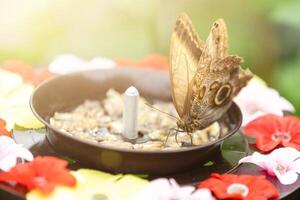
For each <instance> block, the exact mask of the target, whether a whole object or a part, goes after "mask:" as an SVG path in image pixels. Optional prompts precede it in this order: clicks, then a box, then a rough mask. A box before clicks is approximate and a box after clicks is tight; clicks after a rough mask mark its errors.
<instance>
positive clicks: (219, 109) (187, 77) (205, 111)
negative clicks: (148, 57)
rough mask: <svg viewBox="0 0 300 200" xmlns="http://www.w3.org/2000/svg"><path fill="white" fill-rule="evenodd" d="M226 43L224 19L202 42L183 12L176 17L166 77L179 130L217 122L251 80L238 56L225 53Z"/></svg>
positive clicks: (218, 21) (197, 127)
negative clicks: (168, 78) (167, 75)
mask: <svg viewBox="0 0 300 200" xmlns="http://www.w3.org/2000/svg"><path fill="white" fill-rule="evenodd" d="M227 43H228V35H227V28H226V24H225V22H224V20H223V19H218V20H217V21H215V22H214V24H213V26H212V28H211V31H210V33H209V36H208V38H207V40H206V41H205V42H204V41H202V40H201V39H200V38H199V36H198V35H197V33H196V32H195V29H194V27H193V25H192V22H191V20H190V19H189V17H188V16H187V15H186V14H185V13H183V14H181V15H180V16H179V17H178V19H177V21H176V24H175V28H174V31H173V33H172V36H171V46H170V60H169V61H170V69H169V74H170V82H171V88H172V98H173V103H174V105H175V108H176V111H177V113H178V115H179V117H180V119H178V120H177V126H178V128H179V129H181V130H183V131H185V132H188V133H192V132H194V131H195V130H199V129H203V128H206V127H207V126H209V125H210V124H212V123H213V122H215V121H217V120H218V119H220V118H221V117H222V115H223V114H224V113H225V112H226V111H227V110H228V109H229V107H230V106H231V104H232V99H233V97H234V96H236V95H237V94H238V92H239V91H240V90H241V89H242V88H243V87H244V86H246V84H247V82H248V81H249V80H250V79H251V78H252V73H251V72H250V70H249V69H247V70H244V69H242V68H241V66H240V64H241V63H242V62H243V59H242V58H241V57H239V56H236V55H228V54H227V48H228V44H227Z"/></svg>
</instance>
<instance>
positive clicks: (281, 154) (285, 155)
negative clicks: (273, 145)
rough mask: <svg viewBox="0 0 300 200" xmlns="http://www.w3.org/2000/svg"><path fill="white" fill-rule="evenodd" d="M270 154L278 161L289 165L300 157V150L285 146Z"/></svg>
mask: <svg viewBox="0 0 300 200" xmlns="http://www.w3.org/2000/svg"><path fill="white" fill-rule="evenodd" d="M269 156H270V158H271V159H272V160H274V161H277V162H278V163H282V164H286V165H289V164H291V163H293V162H294V161H295V160H296V159H297V158H299V157H300V152H299V151H297V149H295V148H292V147H284V148H278V149H275V150H274V151H272V153H271V154H269Z"/></svg>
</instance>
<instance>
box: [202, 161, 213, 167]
mask: <svg viewBox="0 0 300 200" xmlns="http://www.w3.org/2000/svg"><path fill="white" fill-rule="evenodd" d="M214 164H215V163H214V162H213V161H208V162H207V163H205V164H204V165H203V166H204V167H211V166H213V165H214Z"/></svg>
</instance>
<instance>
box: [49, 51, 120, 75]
mask: <svg viewBox="0 0 300 200" xmlns="http://www.w3.org/2000/svg"><path fill="white" fill-rule="evenodd" d="M115 66H116V63H115V62H114V61H113V60H110V59H108V58H102V57H96V58H94V59H92V60H91V61H85V60H82V59H81V58H79V57H77V56H75V55H72V54H63V55H59V56H57V57H56V58H55V59H54V60H53V61H52V62H51V63H50V64H49V66H48V69H49V71H50V72H52V73H55V74H68V73H71V72H76V71H83V70H91V69H109V68H113V67H115Z"/></svg>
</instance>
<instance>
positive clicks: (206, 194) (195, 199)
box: [190, 188, 215, 200]
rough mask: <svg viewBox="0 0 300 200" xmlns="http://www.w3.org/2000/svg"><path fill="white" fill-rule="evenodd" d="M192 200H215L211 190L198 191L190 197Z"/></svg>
mask: <svg viewBox="0 0 300 200" xmlns="http://www.w3.org/2000/svg"><path fill="white" fill-rule="evenodd" d="M190 200H215V198H214V197H213V195H212V193H211V191H210V190H209V189H206V188H203V189H198V190H196V191H195V192H194V193H193V194H192V195H191V197H190Z"/></svg>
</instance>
